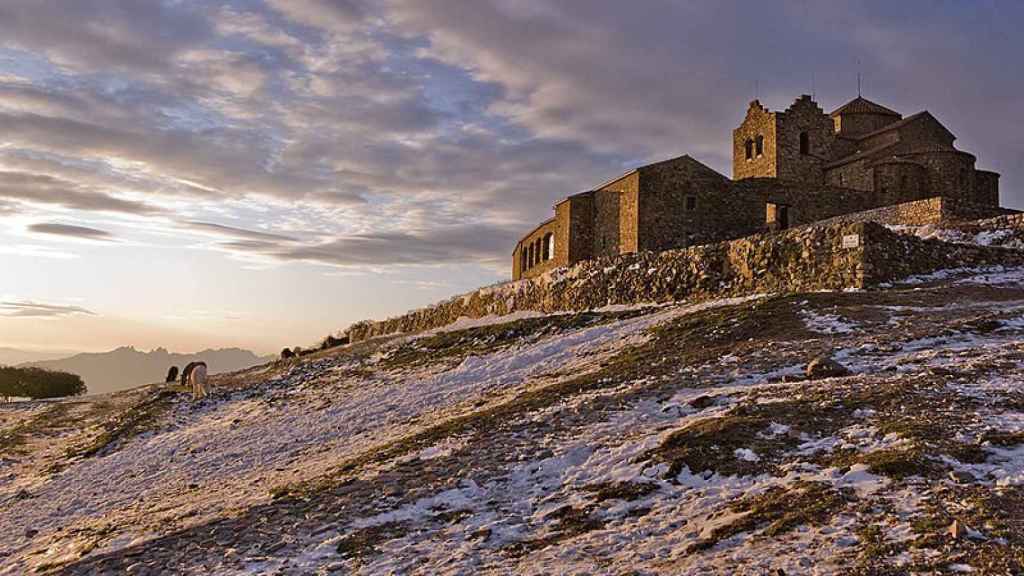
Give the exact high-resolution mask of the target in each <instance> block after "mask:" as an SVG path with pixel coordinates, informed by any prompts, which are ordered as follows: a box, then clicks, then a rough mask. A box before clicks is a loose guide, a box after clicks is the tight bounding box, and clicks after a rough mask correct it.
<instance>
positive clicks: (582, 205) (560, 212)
mask: <svg viewBox="0 0 1024 576" xmlns="http://www.w3.org/2000/svg"><path fill="white" fill-rule="evenodd" d="M555 220H557V221H558V238H557V240H556V241H555V244H556V245H557V246H561V247H562V248H563V250H564V252H562V251H558V252H557V253H556V255H555V256H556V258H562V257H563V254H564V259H565V262H564V263H563V264H561V265H563V266H568V265H572V264H575V263H577V262H580V261H581V260H588V259H590V258H593V256H594V254H593V249H594V194H593V192H587V193H584V194H576V195H575V196H570V197H568V198H566V199H565V200H563V201H562V202H559V203H558V204H557V205H556V206H555Z"/></svg>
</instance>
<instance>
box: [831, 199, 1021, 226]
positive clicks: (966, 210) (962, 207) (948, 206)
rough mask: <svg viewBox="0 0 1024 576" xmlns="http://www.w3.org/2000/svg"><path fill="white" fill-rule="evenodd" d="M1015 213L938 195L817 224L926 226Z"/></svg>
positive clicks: (838, 217) (846, 215)
mask: <svg viewBox="0 0 1024 576" xmlns="http://www.w3.org/2000/svg"><path fill="white" fill-rule="evenodd" d="M1012 212H1014V211H1013V210H1009V209H1006V208H996V207H993V206H986V205H983V204H974V203H971V202H965V201H962V200H958V199H956V198H946V197H941V196H936V197H934V198H927V199H925V200H916V201H914V202H904V203H902V204H895V205H893V206H883V207H881V208H876V209H874V210H865V211H863V212H857V213H855V214H845V215H842V216H837V217H835V218H830V219H828V220H823V221H821V222H818V223H816V225H821V226H830V225H835V224H852V223H855V222H877V223H879V224H887V225H891V226H925V225H928V224H938V223H940V222H963V221H970V220H978V219H979V218H992V217H994V216H998V215H1003V214H1009V213H1012Z"/></svg>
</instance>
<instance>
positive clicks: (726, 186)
mask: <svg viewBox="0 0 1024 576" xmlns="http://www.w3.org/2000/svg"><path fill="white" fill-rule="evenodd" d="M640 187H641V194H640V213H639V224H640V242H639V249H640V250H652V251H661V250H671V249H676V248H688V247H690V246H695V245H698V244H709V243H712V242H721V241H723V240H732V239H735V238H742V237H743V236H749V235H750V234H756V233H758V232H761V231H762V230H763V228H764V207H763V206H761V205H759V204H758V203H757V199H755V198H751V197H750V196H745V195H741V194H734V193H733V191H732V187H731V183H730V182H729V180H727V179H726V178H724V177H723V176H722V175H721V174H718V173H717V172H714V171H712V170H710V169H707V167H705V166H703V165H700V164H699V163H697V162H695V161H693V160H692V159H689V158H687V157H683V158H680V159H676V160H673V161H668V162H660V163H658V164H652V165H651V166H645V167H643V168H641V169H640Z"/></svg>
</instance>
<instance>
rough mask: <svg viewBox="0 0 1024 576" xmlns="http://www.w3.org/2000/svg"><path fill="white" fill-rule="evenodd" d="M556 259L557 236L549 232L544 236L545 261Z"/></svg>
mask: <svg viewBox="0 0 1024 576" xmlns="http://www.w3.org/2000/svg"><path fill="white" fill-rule="evenodd" d="M554 257H555V235H554V234H552V233H550V232H548V233H547V234H546V235H544V259H545V260H551V259H552V258H554Z"/></svg>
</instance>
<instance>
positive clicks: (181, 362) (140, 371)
mask: <svg viewBox="0 0 1024 576" xmlns="http://www.w3.org/2000/svg"><path fill="white" fill-rule="evenodd" d="M272 359H273V357H272V356H266V357H260V356H257V355H256V354H255V353H253V352H252V351H249V350H242V349H240V348H221V349H217V350H212V349H211V350H203V351H201V352H196V353H194V354H179V353H174V352H168V351H167V349H165V348H157V349H155V350H152V351H150V352H142V351H140V350H136V349H135V348H134V347H131V346H122V347H120V348H117V349H115V350H111V351H110V352H98V353H82V354H76V355H74V356H71V357H69V358H61V359H56V360H45V361H40V362H28V363H24V364H21V366H37V367H39V368H46V369H48V370H62V371H64V372H71V373H73V374H78V375H79V376H81V377H82V380H84V381H85V385H86V386H88V387H89V393H90V394H102V393H105V392H115V391H118V390H126V389H128V388H134V387H135V386H140V385H142V384H150V383H153V382H162V381H163V380H164V377H165V376H166V375H167V369H168V368H170V367H171V366H177V367H178V368H183V367H184V366H185V364H188V363H189V362H192V361H197V360H202V361H204V362H206V364H207V366H209V369H210V373H211V374H216V373H218V372H231V371H233V370H241V369H243V368H249V367H251V366H256V365H258V364H263V363H265V362H268V361H270V360H272Z"/></svg>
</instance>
